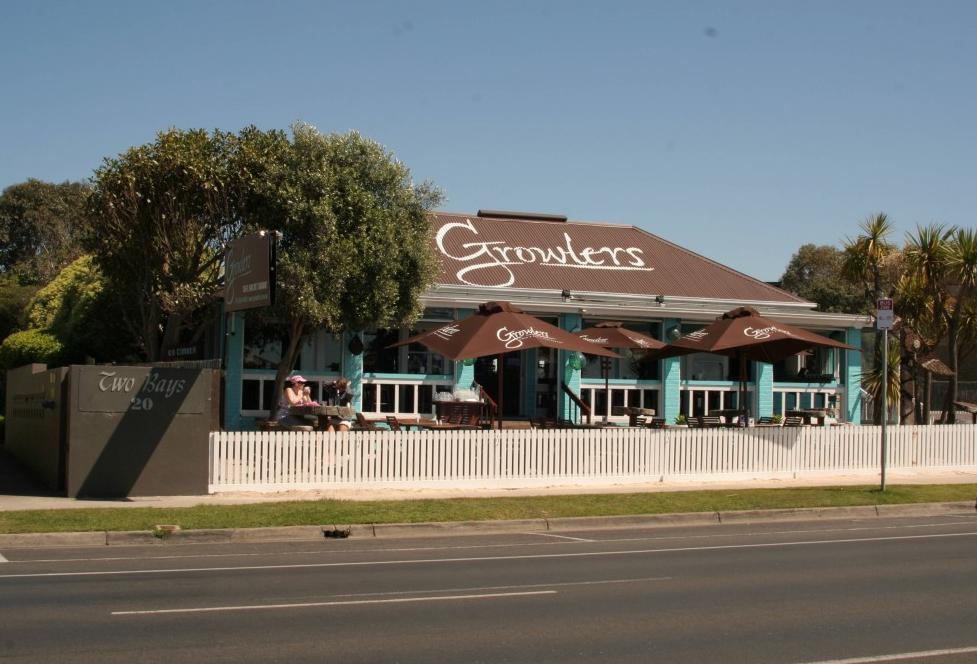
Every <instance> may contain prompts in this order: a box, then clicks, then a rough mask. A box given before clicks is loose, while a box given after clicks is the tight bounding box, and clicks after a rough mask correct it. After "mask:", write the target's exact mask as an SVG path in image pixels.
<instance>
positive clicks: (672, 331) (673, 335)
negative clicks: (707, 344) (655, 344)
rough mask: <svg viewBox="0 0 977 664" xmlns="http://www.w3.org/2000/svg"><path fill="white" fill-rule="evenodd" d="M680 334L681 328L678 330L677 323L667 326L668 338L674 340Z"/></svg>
mask: <svg viewBox="0 0 977 664" xmlns="http://www.w3.org/2000/svg"><path fill="white" fill-rule="evenodd" d="M680 336H682V330H680V329H679V328H678V326H677V325H676V326H674V327H670V328H668V338H669V339H671V340H672V341H675V340H676V339H678V338H679V337H680Z"/></svg>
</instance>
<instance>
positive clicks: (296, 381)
mask: <svg viewBox="0 0 977 664" xmlns="http://www.w3.org/2000/svg"><path fill="white" fill-rule="evenodd" d="M308 399H309V388H308V387H306V386H305V378H303V377H302V376H292V377H291V378H286V379H285V389H284V390H282V396H281V398H280V399H279V400H278V413H277V417H276V418H275V419H276V420H278V423H279V424H280V425H282V426H297V425H303V424H308V422H307V421H306V420H305V419H304V418H302V417H299V416H298V415H293V414H292V413H291V411H290V410H289V409H290V408H291V407H292V406H301V405H302V404H304V403H305V402H306V401H308Z"/></svg>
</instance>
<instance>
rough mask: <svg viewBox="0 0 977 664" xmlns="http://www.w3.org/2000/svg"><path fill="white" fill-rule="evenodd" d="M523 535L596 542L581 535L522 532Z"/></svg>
mask: <svg viewBox="0 0 977 664" xmlns="http://www.w3.org/2000/svg"><path fill="white" fill-rule="evenodd" d="M523 535H539V536H540V537H558V538H560V539H566V540H573V541H574V542H596V541H597V540H592V539H585V538H583V537H570V536H569V535H554V534H553V533H523Z"/></svg>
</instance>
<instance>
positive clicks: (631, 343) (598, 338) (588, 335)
mask: <svg viewBox="0 0 977 664" xmlns="http://www.w3.org/2000/svg"><path fill="white" fill-rule="evenodd" d="M575 334H576V335H577V337H579V338H580V339H582V340H583V341H586V342H587V343H589V344H591V345H592V346H595V347H598V348H629V349H631V350H637V351H642V350H658V349H660V348H664V347H665V344H664V343H663V342H661V341H659V340H658V339H655V338H654V337H649V336H648V335H645V334H641V333H640V332H635V331H634V330H629V329H628V328H626V327H624V323H621V322H616V321H605V322H603V323H598V324H597V325H594V326H593V327H588V328H587V329H586V330H581V331H580V332H576V333H575ZM587 352H588V353H592V352H593V351H587ZM601 373H602V374H603V376H604V394H605V399H607V400H608V404H607V405H608V409H610V398H611V386H610V362H609V361H608V360H603V361H601ZM604 417H605V419H606V417H607V413H606V412H605V414H604Z"/></svg>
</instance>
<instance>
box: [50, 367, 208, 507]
mask: <svg viewBox="0 0 977 664" xmlns="http://www.w3.org/2000/svg"><path fill="white" fill-rule="evenodd" d="M219 390H220V380H219V372H217V371H214V370H210V369H171V368H155V367H127V366H73V367H71V374H70V376H69V408H70V410H69V418H68V440H69V452H68V473H67V491H68V495H69V496H164V495H200V494H206V493H207V444H208V443H207V441H208V435H209V433H210V431H211V430H212V429H214V430H216V429H217V428H218V426H217V425H218V422H219Z"/></svg>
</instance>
